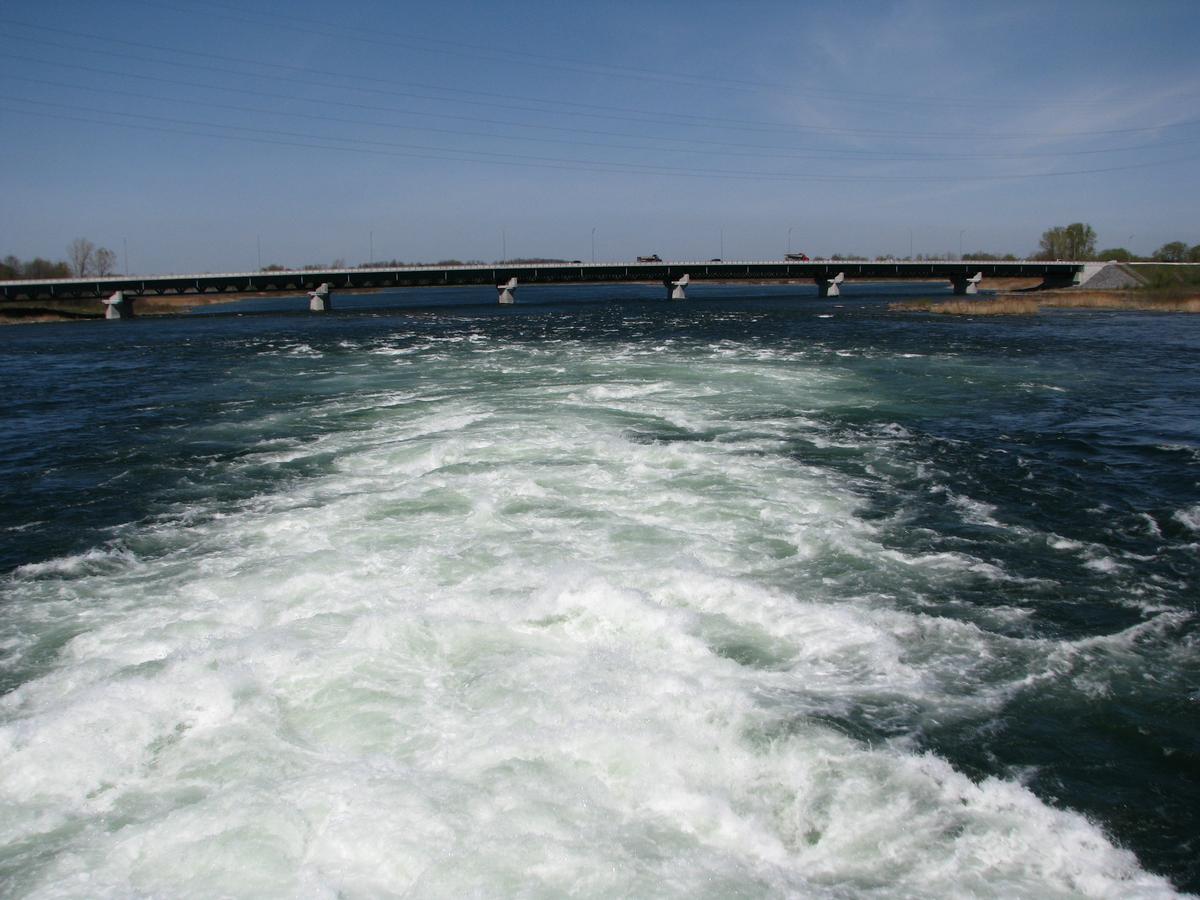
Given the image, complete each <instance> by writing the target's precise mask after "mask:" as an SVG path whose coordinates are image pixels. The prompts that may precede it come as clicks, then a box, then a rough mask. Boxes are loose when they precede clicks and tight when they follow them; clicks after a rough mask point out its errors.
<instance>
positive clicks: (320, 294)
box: [308, 281, 333, 312]
mask: <svg viewBox="0 0 1200 900" xmlns="http://www.w3.org/2000/svg"><path fill="white" fill-rule="evenodd" d="M331 309H333V296H332V295H331V294H330V293H329V282H328V281H323V282H321V284H319V285H318V286H317V289H316V290H315V291H309V292H308V311H309V312H329V311H330V310H331Z"/></svg>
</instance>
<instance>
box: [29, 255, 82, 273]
mask: <svg viewBox="0 0 1200 900" xmlns="http://www.w3.org/2000/svg"><path fill="white" fill-rule="evenodd" d="M21 274H22V275H23V276H25V277H26V278H70V277H71V267H70V266H68V265H67V264H66V263H65V262H50V260H48V259H42V258H41V257H40V256H35V257H34V258H33V259H31V260H30V261H29V262H27V263H25V264H24V265H23V266H22V267H21Z"/></svg>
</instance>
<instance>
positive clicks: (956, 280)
mask: <svg viewBox="0 0 1200 900" xmlns="http://www.w3.org/2000/svg"><path fill="white" fill-rule="evenodd" d="M981 281H983V273H982V272H976V273H975V274H974V275H972V276H971V277H970V278H968V277H967V276H966V275H955V276H954V277H953V278H951V279H950V283H951V284H953V285H954V293H956V294H978V293H979V282H981Z"/></svg>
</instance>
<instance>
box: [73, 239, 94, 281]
mask: <svg viewBox="0 0 1200 900" xmlns="http://www.w3.org/2000/svg"><path fill="white" fill-rule="evenodd" d="M95 252H96V245H95V244H93V243H92V242H91V241H89V240H88V239H87V238H75V240H73V241H71V243H69V244H67V259H69V260H70V261H71V268H73V269H74V270H75V277H76V278H82V277H83V276H85V275H87V274H88V272H89V271H90V269H91V268H92V257H93V255H94V254H95Z"/></svg>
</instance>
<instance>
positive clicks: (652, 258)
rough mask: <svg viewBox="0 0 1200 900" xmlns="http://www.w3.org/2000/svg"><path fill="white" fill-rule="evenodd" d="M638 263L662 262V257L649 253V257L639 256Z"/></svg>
mask: <svg viewBox="0 0 1200 900" xmlns="http://www.w3.org/2000/svg"><path fill="white" fill-rule="evenodd" d="M637 261H638V262H662V257H661V256H659V255H658V254H657V253H651V254H650V255H649V256H639V257H638V258H637Z"/></svg>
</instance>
